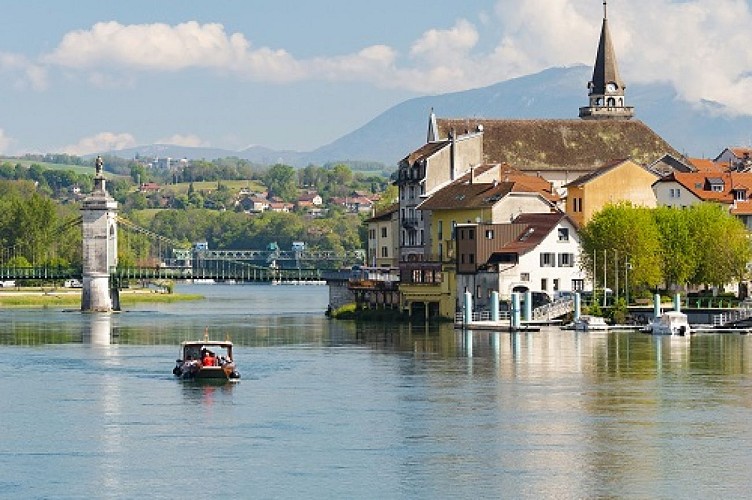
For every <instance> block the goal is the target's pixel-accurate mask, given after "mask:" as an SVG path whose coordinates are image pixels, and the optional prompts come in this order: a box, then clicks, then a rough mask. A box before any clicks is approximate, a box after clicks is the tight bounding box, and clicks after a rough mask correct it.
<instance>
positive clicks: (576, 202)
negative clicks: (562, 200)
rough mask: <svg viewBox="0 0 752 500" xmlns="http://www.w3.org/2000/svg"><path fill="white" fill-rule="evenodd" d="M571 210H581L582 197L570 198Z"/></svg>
mask: <svg viewBox="0 0 752 500" xmlns="http://www.w3.org/2000/svg"><path fill="white" fill-rule="evenodd" d="M572 211H573V212H582V198H572Z"/></svg>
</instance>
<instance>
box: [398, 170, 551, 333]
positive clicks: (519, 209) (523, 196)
mask: <svg viewBox="0 0 752 500" xmlns="http://www.w3.org/2000/svg"><path fill="white" fill-rule="evenodd" d="M500 178H504V179H505V181H503V182H502V181H500V180H499V179H500ZM512 179H513V180H512ZM525 181H526V182H525ZM531 186H535V187H531ZM540 189H543V191H541V190H540ZM546 189H551V185H550V183H548V182H546V181H543V180H541V179H540V178H536V177H531V176H527V175H524V174H515V173H512V172H511V171H510V170H509V169H508V168H506V169H504V168H501V166H500V165H498V164H497V165H484V166H481V167H478V168H476V169H473V170H472V171H471V172H469V173H468V174H466V175H464V176H462V177H461V178H459V179H458V180H456V181H454V182H452V183H451V184H449V185H447V186H445V187H443V188H441V189H439V190H438V191H436V192H435V193H434V194H433V195H432V196H431V197H430V198H428V200H426V201H424V202H423V203H421V204H420V205H419V207H418V210H421V211H424V212H425V213H430V214H431V217H430V221H431V226H430V227H431V234H433V235H435V236H434V238H432V239H431V246H430V249H429V254H427V255H426V259H425V260H424V261H421V262H401V263H400V307H401V309H402V310H403V311H407V312H409V314H410V315H411V316H412V317H418V318H423V317H425V318H426V319H430V318H435V317H441V318H443V319H452V318H454V315H455V312H456V311H457V310H458V298H457V297H458V292H457V268H456V259H455V255H454V254H455V234H454V233H455V227H456V226H457V224H464V223H468V222H473V223H475V222H479V221H480V222H487V223H489V224H490V223H496V222H509V221H510V220H511V219H512V218H514V217H515V216H517V215H519V214H520V213H550V212H551V211H554V210H555V207H554V204H553V202H552V201H551V200H550V199H549V198H548V197H547V196H550V195H551V193H550V192H548V191H545V190H546Z"/></svg>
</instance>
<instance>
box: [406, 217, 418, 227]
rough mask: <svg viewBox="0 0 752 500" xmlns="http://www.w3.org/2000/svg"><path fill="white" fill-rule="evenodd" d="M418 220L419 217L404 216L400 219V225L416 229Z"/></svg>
mask: <svg viewBox="0 0 752 500" xmlns="http://www.w3.org/2000/svg"><path fill="white" fill-rule="evenodd" d="M420 222H421V221H420V219H418V218H417V217H405V218H404V219H402V227H404V228H405V229H418V227H420Z"/></svg>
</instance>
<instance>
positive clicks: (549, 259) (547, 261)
mask: <svg viewBox="0 0 752 500" xmlns="http://www.w3.org/2000/svg"><path fill="white" fill-rule="evenodd" d="M540 265H541V267H555V266H556V254H553V253H548V252H544V253H541V254H540Z"/></svg>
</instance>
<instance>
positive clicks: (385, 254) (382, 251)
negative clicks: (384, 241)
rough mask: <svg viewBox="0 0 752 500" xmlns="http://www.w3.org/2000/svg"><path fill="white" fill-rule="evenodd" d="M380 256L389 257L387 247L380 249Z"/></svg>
mask: <svg viewBox="0 0 752 500" xmlns="http://www.w3.org/2000/svg"><path fill="white" fill-rule="evenodd" d="M381 256H382V257H389V247H381Z"/></svg>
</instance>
